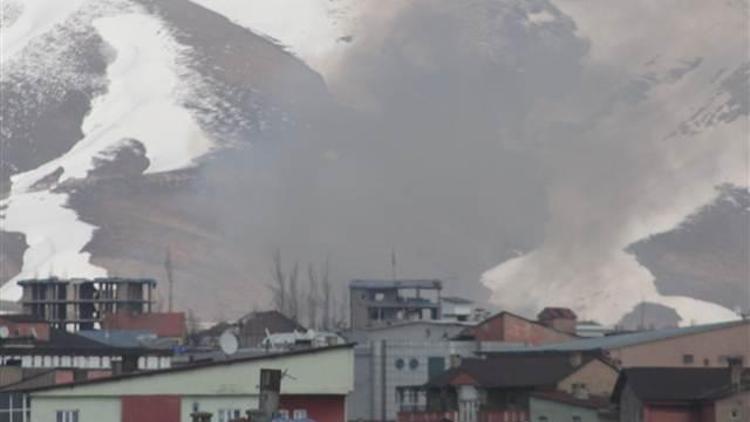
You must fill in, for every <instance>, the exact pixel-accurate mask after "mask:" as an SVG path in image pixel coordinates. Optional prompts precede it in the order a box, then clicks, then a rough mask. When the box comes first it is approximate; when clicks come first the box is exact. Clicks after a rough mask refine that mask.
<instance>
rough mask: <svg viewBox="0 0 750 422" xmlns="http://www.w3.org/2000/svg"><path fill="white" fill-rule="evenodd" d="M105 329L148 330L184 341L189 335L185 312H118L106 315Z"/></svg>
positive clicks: (157, 335) (102, 325) (103, 326)
mask: <svg viewBox="0 0 750 422" xmlns="http://www.w3.org/2000/svg"><path fill="white" fill-rule="evenodd" d="M101 329H102V330H104V331H141V332H143V331H147V332H150V333H152V334H154V335H155V336H156V337H159V338H164V339H172V340H174V341H176V342H180V343H181V342H182V341H183V340H184V339H185V336H186V335H187V326H186V324H185V313H184V312H152V313H145V314H144V313H132V312H117V313H113V314H106V315H104V319H103V320H102V322H101Z"/></svg>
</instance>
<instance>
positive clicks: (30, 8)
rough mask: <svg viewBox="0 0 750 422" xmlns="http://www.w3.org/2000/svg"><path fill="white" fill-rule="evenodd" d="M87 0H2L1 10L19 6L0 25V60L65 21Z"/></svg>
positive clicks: (20, 49)
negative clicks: (7, 22)
mask: <svg viewBox="0 0 750 422" xmlns="http://www.w3.org/2000/svg"><path fill="white" fill-rule="evenodd" d="M86 1H87V0H59V1H49V0H23V1H11V0H2V7H0V10H2V11H4V12H5V11H7V10H14V9H15V8H20V15H19V16H17V17H16V18H15V19H13V23H12V24H10V25H7V26H5V25H3V27H2V28H0V62H2V63H3V64H5V62H6V61H7V60H10V59H12V58H13V57H14V56H15V55H16V54H18V53H19V52H20V51H22V50H23V49H24V47H26V45H27V44H29V42H30V41H31V40H32V39H34V38H36V37H38V36H40V35H42V34H45V33H46V32H48V31H50V30H51V29H52V28H53V27H55V26H56V25H58V24H61V23H62V22H64V21H65V20H66V19H67V18H68V17H69V16H70V15H72V14H73V13H74V12H75V11H76V10H78V9H79V8H80V7H81V5H82V4H83V3H85V2H86Z"/></svg>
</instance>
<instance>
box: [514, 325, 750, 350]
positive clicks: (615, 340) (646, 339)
mask: <svg viewBox="0 0 750 422" xmlns="http://www.w3.org/2000/svg"><path fill="white" fill-rule="evenodd" d="M745 324H750V320H741V321H729V322H720V323H715V324H705V325H695V326H692V327H680V328H666V329H661V330H653V331H641V332H637V333H629V334H615V335H609V336H604V337H590V338H585V339H580V340H571V341H565V342H562V343H552V344H544V345H540V346H533V347H525V346H518V345H516V346H509V347H508V349H506V350H503V351H504V352H528V351H585V350H610V349H618V348H622V347H628V346H635V345H638V344H642V343H651V342H655V341H660V340H667V339H670V338H674V337H679V336H686V335H692V334H699V333H705V332H710V331H714V330H721V329H725V328H731V327H737V326H741V325H745Z"/></svg>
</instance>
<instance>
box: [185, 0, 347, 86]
mask: <svg viewBox="0 0 750 422" xmlns="http://www.w3.org/2000/svg"><path fill="white" fill-rule="evenodd" d="M191 1H192V2H193V3H197V4H199V5H201V6H203V7H205V8H206V9H209V10H212V11H214V12H216V13H219V14H221V15H224V16H225V17H227V18H228V19H229V20H230V21H232V22H234V23H235V24H237V25H240V26H243V27H245V28H248V29H250V30H251V31H253V32H255V33H257V34H260V35H266V36H268V37H270V38H272V39H274V40H277V41H278V42H279V43H281V45H283V46H285V47H286V48H287V49H288V50H289V51H290V52H291V53H293V54H295V55H296V56H298V57H299V58H301V59H302V60H303V61H304V62H305V63H307V64H308V65H309V66H311V67H312V68H314V69H315V70H317V71H319V72H321V73H323V74H325V71H326V70H327V69H328V68H329V65H330V64H331V63H332V62H334V61H335V60H336V57H337V56H338V54H340V53H341V52H342V51H343V50H344V49H345V48H346V46H347V44H348V42H349V41H350V40H351V36H352V33H351V31H352V30H353V29H354V27H355V22H356V19H357V11H358V9H357V8H356V7H355V6H356V5H360V3H358V2H355V1H353V0H305V1H299V0H243V1H239V0H191Z"/></svg>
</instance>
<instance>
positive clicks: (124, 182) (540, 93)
mask: <svg viewBox="0 0 750 422" xmlns="http://www.w3.org/2000/svg"><path fill="white" fill-rule="evenodd" d="M0 5H1V9H0V10H2V15H1V16H2V17H1V18H0V41H1V42H2V45H1V46H0V47H2V48H0V51H1V52H2V53H1V54H0V59H1V60H2V63H1V65H2V69H1V70H2V71H1V72H0V88H1V89H2V94H3V95H2V111H1V114H0V119H2V120H1V121H0V123H1V127H0V148H2V154H0V182H2V185H1V187H0V195H2V202H0V219H1V220H0V222H1V224H2V227H0V228H1V229H2V231H0V246H2V250H0V264H2V269H1V270H0V278H1V280H2V281H7V283H5V285H4V287H3V288H2V289H1V290H0V299H3V300H9V299H16V298H17V297H18V295H19V291H18V289H17V288H16V286H15V281H17V280H18V279H22V278H27V277H36V276H47V275H50V274H56V275H59V276H95V275H103V274H112V275H122V276H155V277H157V278H161V276H162V275H163V262H164V259H165V254H166V253H167V250H169V251H170V254H171V255H172V261H173V263H174V267H175V271H176V279H177V281H178V283H179V286H180V287H179V288H178V289H177V294H178V296H177V303H178V304H179V305H180V306H184V307H191V308H195V309H196V310H198V311H199V312H201V313H202V314H203V315H204V316H206V317H210V318H219V317H222V316H229V315H233V314H237V313H240V312H243V311H245V310H247V309H248V308H250V307H253V306H257V307H263V306H264V303H265V302H266V299H265V297H266V296H265V290H266V288H265V285H266V283H267V272H268V265H269V256H270V254H271V251H273V250H274V249H275V248H280V249H282V250H283V251H284V252H285V254H286V255H287V256H289V259H290V260H299V261H302V264H304V263H305V261H310V262H318V261H322V260H324V259H328V258H330V259H331V260H332V264H333V268H334V274H335V275H336V277H337V278H339V279H340V280H341V281H344V280H346V279H347V278H349V277H357V276H368V275H374V276H378V275H382V274H390V253H391V250H393V249H394V248H395V249H396V251H397V252H398V257H399V259H398V261H399V269H398V270H399V275H403V276H420V277H421V276H437V277H441V278H444V279H447V280H455V282H453V283H451V285H450V286H449V289H450V290H453V291H454V292H455V293H461V294H465V295H468V296H472V297H475V298H478V299H479V298H482V297H487V296H488V295H487V291H486V290H485V289H484V288H483V287H481V285H480V284H479V283H477V282H476V280H478V279H480V278H481V280H482V283H483V285H484V286H486V287H487V288H489V289H490V290H491V301H492V302H493V303H494V304H496V305H498V306H502V307H506V308H510V309H513V310H516V311H519V312H523V313H528V314H533V312H535V311H536V310H537V309H538V308H539V307H540V306H544V305H549V304H556V305H563V306H571V307H573V308H574V309H576V311H578V312H579V314H581V315H582V316H583V317H586V318H595V319H599V320H601V321H602V322H614V321H616V320H617V319H619V317H620V316H622V315H623V314H625V313H628V312H630V311H631V310H632V309H633V308H634V307H635V306H636V305H637V304H638V303H640V302H641V301H647V302H653V303H657V304H661V305H663V306H667V307H671V308H673V309H675V311H676V313H677V314H678V315H679V316H680V317H681V318H682V322H683V323H688V322H691V321H695V322H701V321H714V320H722V319H728V318H733V317H735V314H734V313H733V311H732V308H734V307H745V306H747V303H742V301H734V302H733V301H732V300H731V298H729V297H728V296H727V295H723V294H717V293H716V292H717V289H719V290H721V291H725V289H726V291H727V292H729V291H731V292H734V293H728V294H729V296H733V297H736V296H735V293H742V291H743V290H742V289H743V283H745V284H747V283H750V280H749V279H748V275H747V272H745V273H744V274H743V269H746V268H747V256H748V253H747V243H746V242H745V243H742V242H740V243H737V242H728V243H726V244H723V243H721V242H719V241H717V238H716V236H718V237H723V235H720V234H717V233H729V232H733V233H741V232H743V231H744V232H746V231H747V230H748V229H750V226H749V225H748V218H749V217H748V216H747V213H746V210H741V209H733V210H728V211H726V212H725V213H717V212H715V208H716V207H719V208H720V209H725V208H726V207H723V206H722V205H721V204H724V203H725V202H726V194H725V193H722V192H726V191H725V190H717V186H723V185H725V184H731V185H732V186H735V187H734V188H731V189H735V190H733V192H737V191H739V192H743V191H745V190H746V187H747V180H746V178H747V170H748V169H747V159H746V157H747V152H748V141H747V138H746V137H745V135H746V133H747V130H748V111H749V108H750V107H749V106H748V101H747V98H748V97H747V95H746V94H747V92H748V78H749V77H750V64H749V63H748V60H747V58H746V54H745V53H746V51H747V47H748V45H747V39H746V37H744V29H745V26H746V18H747V10H748V9H747V3H746V2H745V1H728V2H721V3H715V2H711V4H708V3H707V2H702V1H700V0H692V1H689V2H684V1H680V0H668V1H664V2H660V3H659V4H658V6H657V5H655V4H653V3H652V2H650V1H648V0H638V1H632V2H628V3H627V4H623V5H620V6H618V8H617V10H615V11H613V10H611V8H609V7H607V6H606V5H591V4H589V3H588V2H585V3H584V2H580V1H577V0H558V1H546V0H470V1H466V2H452V1H449V0H423V1H416V2H406V1H404V2H380V1H374V0H373V1H355V0H309V1H304V2H299V1H292V0H288V1H287V0H283V1H282V0H246V1H237V0H192V1H188V0H69V1H68V0H66V1H64V2H58V1H52V0H0ZM694 16H701V19H699V20H696V19H694ZM665 28H671V30H670V31H669V32H666V31H665ZM696 33H701V34H702V35H701V36H700V37H696V36H695V34H696ZM722 189H726V188H722ZM711 204H716V205H713V206H712V205H711ZM709 214H710V215H712V216H714V215H718V217H705V218H703V217H698V216H699V215H709ZM696 232H697V233H702V234H701V235H699V236H691V235H689V234H683V233H696ZM658 233H663V234H658ZM668 233H675V234H674V235H669V234H668ZM711 233H713V234H711ZM652 236H653V237H652ZM712 236H713V237H712ZM665 239H666V240H665ZM674 239H679V241H677V240H674ZM712 239H713V240H712ZM686 245H690V246H686ZM708 245H710V246H708ZM707 248H708V249H707ZM737 248H740V253H736V250H737ZM742 248H744V252H742V251H743V249H742ZM709 249H710V251H709ZM685 251H703V252H700V254H699V255H700V256H701V257H702V259H693V258H694V257H695V256H696V255H694V254H692V255H691V254H688V255H689V256H685V255H684V253H685ZM720 262H721V263H720ZM498 264H499V265H498ZM743 265H744V266H743ZM495 266H497V267H496V268H494V269H491V270H490V271H486V270H487V269H490V268H493V267H495ZM727 266H728V267H729V268H732V269H731V270H728V272H727V274H728V273H731V275H730V276H728V277H718V278H717V277H716V276H715V275H716V274H717V273H718V274H725V272H724V269H726V268H727ZM485 271H486V272H485ZM725 279H726V280H729V281H726V282H725V281H721V280H725ZM683 280H684V281H683ZM717 280H719V281H717ZM458 281H461V283H458ZM730 285H731V286H732V287H730ZM519 286H523V288H520V289H519V288H518V287H519Z"/></svg>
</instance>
